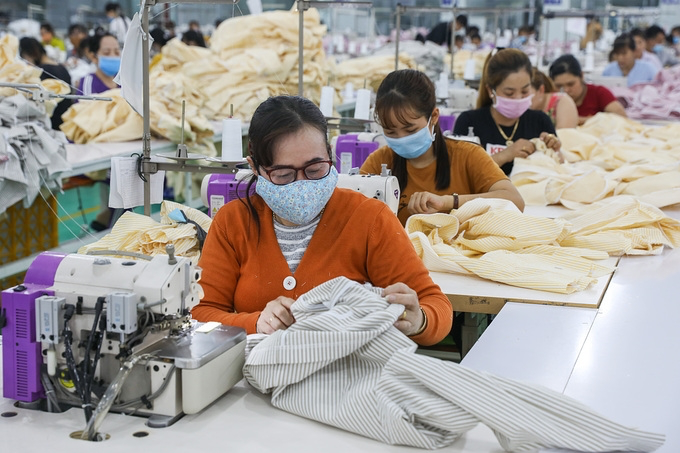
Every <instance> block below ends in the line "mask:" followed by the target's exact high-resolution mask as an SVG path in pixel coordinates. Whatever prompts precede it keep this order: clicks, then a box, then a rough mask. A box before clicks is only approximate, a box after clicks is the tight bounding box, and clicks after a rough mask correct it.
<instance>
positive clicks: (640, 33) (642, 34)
mask: <svg viewBox="0 0 680 453" xmlns="http://www.w3.org/2000/svg"><path fill="white" fill-rule="evenodd" d="M628 34H629V35H631V36H632V37H633V38H635V37H636V36H637V37H639V38H642V39H645V32H644V31H643V30H642V29H641V28H638V27H635V28H633V29H632V30H631V31H629V32H628Z"/></svg>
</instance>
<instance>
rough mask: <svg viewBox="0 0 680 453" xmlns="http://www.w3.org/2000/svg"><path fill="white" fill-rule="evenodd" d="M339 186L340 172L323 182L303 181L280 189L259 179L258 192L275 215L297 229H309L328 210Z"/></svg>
mask: <svg viewBox="0 0 680 453" xmlns="http://www.w3.org/2000/svg"><path fill="white" fill-rule="evenodd" d="M337 185H338V171H337V170H336V169H335V167H331V172H330V173H329V174H328V176H326V177H325V178H321V179H314V180H311V179H301V180H298V181H293V182H291V183H290V184H286V185H283V186H279V185H276V184H274V183H273V182H271V181H269V180H268V179H267V178H265V177H264V176H261V175H260V176H258V177H257V185H256V186H255V191H256V192H257V194H258V195H259V196H261V197H262V199H263V200H264V202H265V203H267V206H269V207H270V208H271V210H272V211H274V214H276V215H277V216H279V217H281V218H282V219H285V220H288V221H289V222H291V223H294V224H295V225H306V224H308V223H309V222H311V221H312V220H314V218H316V216H318V215H319V213H320V212H321V210H322V209H323V208H324V207H325V206H326V203H328V200H330V199H331V195H333V191H334V190H335V186H337Z"/></svg>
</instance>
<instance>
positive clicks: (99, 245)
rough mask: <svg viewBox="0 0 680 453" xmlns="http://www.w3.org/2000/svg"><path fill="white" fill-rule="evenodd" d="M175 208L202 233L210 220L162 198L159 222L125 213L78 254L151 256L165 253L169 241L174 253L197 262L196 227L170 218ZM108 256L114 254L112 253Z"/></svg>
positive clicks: (200, 213) (198, 250)
mask: <svg viewBox="0 0 680 453" xmlns="http://www.w3.org/2000/svg"><path fill="white" fill-rule="evenodd" d="M175 209H181V210H182V211H184V213H185V214H186V216H187V218H188V219H189V220H193V221H194V222H196V223H197V224H199V225H200V226H201V228H203V230H205V232H206V233H207V232H208V230H209V229H210V224H211V223H212V219H211V218H210V217H208V216H207V215H205V214H204V213H202V212H201V211H199V210H197V209H193V208H190V207H187V206H184V205H181V204H179V203H174V202H172V201H163V203H162V204H161V212H160V223H159V222H156V221H155V220H153V219H152V218H151V217H148V216H145V215H141V214H136V213H134V212H131V211H128V212H125V213H124V214H123V215H122V216H121V217H120V219H118V221H117V222H116V224H115V225H114V226H113V228H112V229H111V232H110V233H109V234H107V235H106V236H104V237H103V238H101V239H100V240H98V241H97V242H94V243H92V244H88V245H85V246H83V247H81V248H80V249H79V250H78V253H82V254H86V253H88V252H90V251H101V250H110V251H125V252H133V253H141V254H143V255H147V256H153V255H158V254H165V253H167V252H166V246H167V245H168V244H173V245H174V246H175V254H176V255H178V256H186V257H188V258H190V259H191V261H192V262H193V263H198V259H199V258H200V255H201V252H200V248H199V241H198V238H197V235H196V227H195V226H194V225H193V224H188V223H178V222H176V221H175V220H172V219H171V218H170V216H169V214H170V213H171V212H172V211H174V210H175ZM112 255H114V256H115V252H114V253H112Z"/></svg>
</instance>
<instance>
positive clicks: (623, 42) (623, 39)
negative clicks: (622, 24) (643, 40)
mask: <svg viewBox="0 0 680 453" xmlns="http://www.w3.org/2000/svg"><path fill="white" fill-rule="evenodd" d="M626 49H630V50H632V51H635V39H634V38H633V37H632V36H631V35H630V34H629V33H623V34H621V35H619V36H617V37H616V39H615V40H614V44H613V45H612V55H617V54H619V53H621V52H624V51H625V50H626Z"/></svg>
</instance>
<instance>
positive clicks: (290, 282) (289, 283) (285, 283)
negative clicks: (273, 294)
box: [283, 276, 297, 291]
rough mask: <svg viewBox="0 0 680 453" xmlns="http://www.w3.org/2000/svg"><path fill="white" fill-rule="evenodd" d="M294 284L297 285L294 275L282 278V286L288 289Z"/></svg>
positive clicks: (293, 286)
mask: <svg viewBox="0 0 680 453" xmlns="http://www.w3.org/2000/svg"><path fill="white" fill-rule="evenodd" d="M295 285H297V282H296V281H295V277H291V276H288V277H286V278H284V279H283V287H284V288H286V289H287V290H288V291H290V290H291V289H293V288H295Z"/></svg>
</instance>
